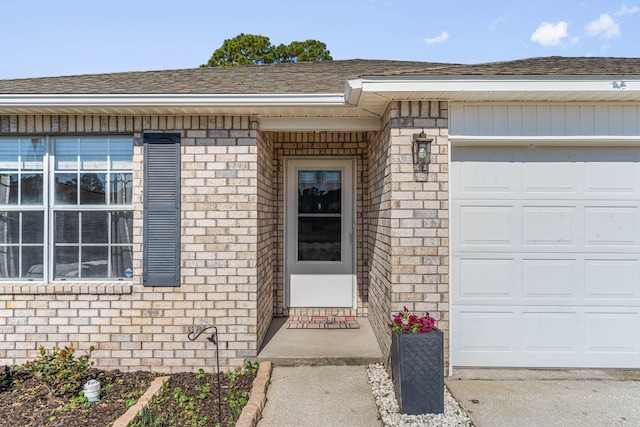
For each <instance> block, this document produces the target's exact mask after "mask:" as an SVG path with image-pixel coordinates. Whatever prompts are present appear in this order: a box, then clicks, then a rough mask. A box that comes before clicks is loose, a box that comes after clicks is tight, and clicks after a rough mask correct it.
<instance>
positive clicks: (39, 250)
mask: <svg viewBox="0 0 640 427" xmlns="http://www.w3.org/2000/svg"><path fill="white" fill-rule="evenodd" d="M43 268H44V247H43V246H24V247H23V248H22V276H23V277H25V278H42V277H43V272H44V270H43Z"/></svg>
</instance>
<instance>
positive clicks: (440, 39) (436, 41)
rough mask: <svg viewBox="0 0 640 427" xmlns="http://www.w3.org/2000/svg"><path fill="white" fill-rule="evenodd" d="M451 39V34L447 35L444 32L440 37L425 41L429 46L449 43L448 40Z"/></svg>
mask: <svg viewBox="0 0 640 427" xmlns="http://www.w3.org/2000/svg"><path fill="white" fill-rule="evenodd" d="M448 38H449V33H447V32H446V31H443V32H441V33H440V35H439V36H436V37H433V38H426V39H424V41H425V42H426V43H427V44H434V43H444V42H446V41H447V39H448Z"/></svg>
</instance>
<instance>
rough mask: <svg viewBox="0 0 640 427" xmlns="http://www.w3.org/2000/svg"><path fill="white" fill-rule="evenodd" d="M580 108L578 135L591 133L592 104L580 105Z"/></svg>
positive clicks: (592, 128) (592, 129) (592, 119)
mask: <svg viewBox="0 0 640 427" xmlns="http://www.w3.org/2000/svg"><path fill="white" fill-rule="evenodd" d="M579 110H580V133H579V134H580V135H593V132H594V122H595V119H594V108H593V105H581V106H580V107H579Z"/></svg>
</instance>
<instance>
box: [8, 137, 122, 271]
mask: <svg viewBox="0 0 640 427" xmlns="http://www.w3.org/2000/svg"><path fill="white" fill-rule="evenodd" d="M132 181H133V140H132V138H126V137H114V138H107V137H103V138H88V137H87V138H12V139H9V138H3V139H0V280H42V281H47V282H49V281H52V280H91V279H93V280H95V279H101V280H105V279H107V280H115V279H124V278H127V277H131V275H132V271H131V267H132V262H131V258H132V257H131V255H132V243H131V241H132V235H133V232H132V222H133V204H132Z"/></svg>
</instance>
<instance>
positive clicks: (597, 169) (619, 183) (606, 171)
mask: <svg viewBox="0 0 640 427" xmlns="http://www.w3.org/2000/svg"><path fill="white" fill-rule="evenodd" d="M590 157H591V158H595V157H596V155H592V156H590ZM625 161H628V159H627V160H625ZM639 181H640V180H639V179H638V167H637V165H635V164H633V163H624V162H622V161H617V162H612V161H608V162H607V161H600V162H596V161H593V162H591V163H587V164H585V166H584V182H585V183H584V192H585V194H588V195H598V194H608V195H609V194H611V193H617V194H626V195H627V196H637V195H638V194H639V193H640V189H639V188H638V182H639Z"/></svg>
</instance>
